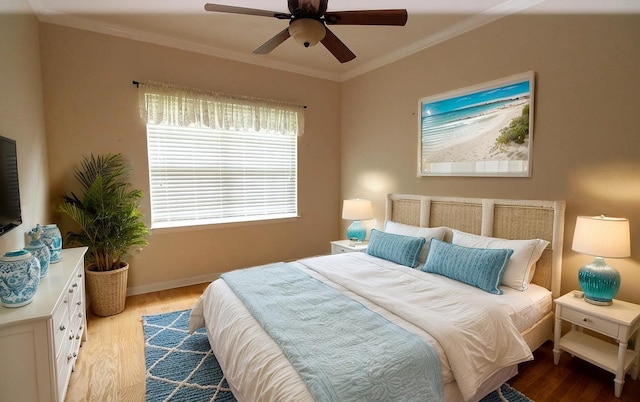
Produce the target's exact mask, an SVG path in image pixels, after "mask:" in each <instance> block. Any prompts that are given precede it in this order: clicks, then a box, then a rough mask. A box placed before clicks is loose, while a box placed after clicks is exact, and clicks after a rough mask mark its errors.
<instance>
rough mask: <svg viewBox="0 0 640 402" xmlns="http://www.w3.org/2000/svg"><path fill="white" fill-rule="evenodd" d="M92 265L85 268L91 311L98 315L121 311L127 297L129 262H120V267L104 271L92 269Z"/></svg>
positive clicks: (106, 315) (113, 313) (103, 315)
mask: <svg viewBox="0 0 640 402" xmlns="http://www.w3.org/2000/svg"><path fill="white" fill-rule="evenodd" d="M92 265H93V264H89V265H88V266H87V269H86V270H85V271H86V279H87V290H88V292H89V297H90V299H91V302H90V304H89V306H90V307H91V311H93V314H95V315H98V316H100V317H108V316H110V315H115V314H118V313H121V312H122V311H123V310H124V304H125V300H126V298H127V278H128V276H129V264H127V263H122V268H119V269H115V270H113V271H104V272H99V271H92V270H91V268H92Z"/></svg>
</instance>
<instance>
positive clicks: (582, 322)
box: [562, 307, 620, 338]
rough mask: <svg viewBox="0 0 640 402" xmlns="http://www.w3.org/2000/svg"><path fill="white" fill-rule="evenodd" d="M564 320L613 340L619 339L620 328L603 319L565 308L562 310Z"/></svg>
mask: <svg viewBox="0 0 640 402" xmlns="http://www.w3.org/2000/svg"><path fill="white" fill-rule="evenodd" d="M562 319H563V320H566V321H569V322H572V323H574V324H576V325H579V326H581V327H584V328H588V329H591V330H593V331H596V332H600V333H601V334H604V335H608V336H610V337H613V338H617V337H618V330H619V328H620V326H619V325H618V324H616V323H614V322H611V321H607V320H605V319H602V318H598V317H593V316H590V315H588V314H585V313H582V312H580V311H576V310H572V309H570V308H566V307H565V308H563V309H562Z"/></svg>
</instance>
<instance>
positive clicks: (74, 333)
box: [0, 247, 87, 401]
mask: <svg viewBox="0 0 640 402" xmlns="http://www.w3.org/2000/svg"><path fill="white" fill-rule="evenodd" d="M86 251H87V248H86V247H78V248H72V249H65V250H62V260H61V261H60V262H58V263H57V264H51V265H49V274H48V275H47V276H46V277H45V278H42V280H41V281H40V286H39V287H38V292H37V293H36V295H35V297H34V299H33V301H32V302H31V303H29V304H28V305H26V306H24V307H18V308H7V307H0V401H64V397H65V394H66V392H67V385H68V384H69V378H70V376H71V371H72V369H73V366H74V364H75V361H76V357H77V356H78V350H79V348H80V343H81V342H82V341H85V340H86V339H87V335H86V326H87V320H86V317H85V312H86V307H85V294H84V254H85V253H86Z"/></svg>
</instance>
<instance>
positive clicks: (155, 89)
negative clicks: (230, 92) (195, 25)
mask: <svg viewBox="0 0 640 402" xmlns="http://www.w3.org/2000/svg"><path fill="white" fill-rule="evenodd" d="M140 90H141V97H140V106H141V113H142V116H143V117H145V120H146V121H147V148H148V153H149V181H150V199H151V221H152V227H154V228H163V227H178V226H191V225H199V224H217V223H229V222H245V221H255V220H265V219H278V218H288V217H295V216H297V214H298V210H297V160H298V158H297V151H298V145H297V144H298V141H297V137H298V134H299V133H300V132H302V130H301V129H302V127H303V108H302V107H301V106H297V105H289V104H284V103H281V102H275V101H266V100H261V99H254V98H242V97H231V96H227V95H220V94H216V93H210V92H203V91H194V90H187V89H181V88H175V87H170V86H167V85H164V84H141V89H140Z"/></svg>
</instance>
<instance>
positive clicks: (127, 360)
mask: <svg viewBox="0 0 640 402" xmlns="http://www.w3.org/2000/svg"><path fill="white" fill-rule="evenodd" d="M206 286H207V284H201V285H194V286H188V287H184V288H179V289H171V290H166V291H162V292H154V293H148V294H145V295H139V296H132V297H129V298H128V299H127V304H126V309H125V311H124V312H122V313H121V314H118V315H116V316H112V317H106V318H102V317H96V316H94V315H92V314H90V313H89V314H88V316H87V318H88V323H87V327H88V341H87V342H85V343H84V344H83V346H82V348H81V349H80V355H79V357H78V361H77V363H76V370H75V371H74V372H73V374H72V375H71V382H70V384H69V389H68V391H67V398H66V401H101V402H102V401H104V402H108V401H144V396H145V366H144V337H143V334H142V321H141V318H140V317H141V316H143V315H151V314H157V313H162V312H169V311H175V310H182V309H187V308H191V307H192V306H193V304H194V303H195V301H196V300H197V299H198V297H199V296H200V295H201V294H202V292H203V291H204V289H205V288H206ZM552 348H553V344H552V343H551V342H547V343H546V344H544V345H543V346H541V347H540V348H539V349H538V350H536V351H535V352H534V356H535V360H534V361H532V362H527V363H523V364H521V365H520V367H519V371H520V373H519V374H518V375H517V376H516V377H514V378H512V379H511V380H510V381H509V383H510V384H511V385H512V386H513V387H514V388H516V389H518V390H519V391H521V392H522V393H524V394H525V395H527V396H528V397H529V398H531V399H533V400H534V401H537V402H546V401H552V402H555V401H562V402H565V401H566V402H575V401H580V402H614V401H619V402H632V401H633V402H637V401H640V380H632V379H631V378H630V377H629V376H627V378H626V383H625V385H624V389H623V391H622V398H620V399H617V398H615V397H614V395H613V378H614V376H613V374H611V373H609V372H607V371H604V370H601V369H599V368H597V367H594V366H592V365H591V364H589V363H586V362H584V361H582V360H580V359H577V358H572V357H571V356H570V355H569V354H568V353H563V354H562V357H561V359H560V364H559V365H558V366H555V365H554V364H553V353H552Z"/></svg>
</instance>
